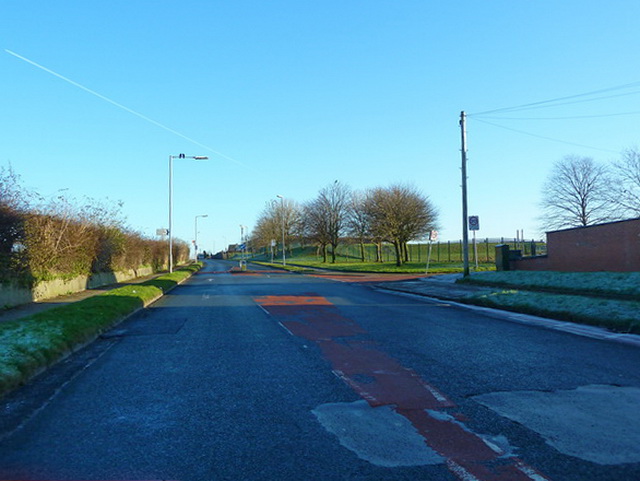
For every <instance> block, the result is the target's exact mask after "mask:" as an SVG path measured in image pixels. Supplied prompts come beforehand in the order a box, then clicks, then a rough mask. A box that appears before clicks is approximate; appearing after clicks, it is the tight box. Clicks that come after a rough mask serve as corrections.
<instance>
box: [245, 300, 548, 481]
mask: <svg viewBox="0 0 640 481" xmlns="http://www.w3.org/2000/svg"><path fill="white" fill-rule="evenodd" d="M254 300H255V302H256V303H258V305H260V306H261V307H262V309H263V310H265V311H266V312H267V313H269V314H270V315H272V316H273V317H275V318H277V319H278V321H279V322H280V323H281V325H282V326H284V327H285V328H286V329H287V330H288V331H289V332H290V333H291V334H293V335H295V336H299V337H303V338H305V339H308V340H310V341H314V342H316V343H317V344H318V346H319V347H320V349H321V350H322V353H323V355H324V356H325V358H326V359H327V360H328V361H329V362H330V363H331V365H332V369H333V372H334V373H335V374H336V376H338V377H339V378H340V379H342V380H343V381H344V382H345V383H346V384H347V385H349V386H350V387H351V388H352V389H353V390H354V391H355V392H357V393H358V394H359V395H360V396H361V397H362V398H363V399H365V400H366V401H367V402H368V403H369V404H370V405H371V406H372V407H377V406H382V405H388V406H392V407H393V408H394V409H395V411H396V412H397V413H398V414H400V415H402V416H404V417H405V418H406V419H408V420H409V421H410V422H411V423H412V424H413V426H414V427H415V428H416V429H417V430H418V432H419V433H420V434H421V435H422V436H423V438H424V439H425V442H426V444H427V445H428V446H429V447H430V448H431V449H433V450H434V451H436V452H437V453H438V454H440V455H441V456H443V457H444V458H446V459H447V463H446V465H447V467H448V469H449V471H451V472H452V473H453V474H455V475H456V476H457V477H458V478H459V479H460V480H462V481H549V480H548V478H546V477H545V476H543V475H542V474H540V473H539V472H538V471H536V470H535V469H534V468H532V467H530V466H528V465H526V464H525V463H524V462H523V461H521V460H520V459H518V458H515V457H512V456H509V455H508V453H504V452H503V451H502V450H501V449H500V448H499V447H497V446H495V445H493V444H492V443H490V442H488V441H487V440H485V439H483V438H482V437H481V436H479V435H477V434H475V433H473V432H472V431H470V430H469V429H468V428H467V427H466V426H465V425H464V421H465V418H464V416H462V415H460V414H458V413H449V412H447V411H445V409H447V408H452V407H455V405H454V403H453V402H452V401H451V400H449V399H448V398H447V397H446V396H445V395H444V394H442V393H441V392H440V391H439V390H437V389H436V388H435V387H433V386H431V385H429V384H428V383H427V382H426V381H425V380H424V379H422V378H421V377H420V376H419V375H418V374H417V373H416V372H415V371H413V370H412V369H408V368H406V367H403V366H402V365H401V364H400V363H399V362H398V361H397V360H395V359H394V358H392V357H391V356H389V355H388V354H386V353H385V352H383V351H382V350H380V349H379V348H378V345H377V343H375V342H374V341H372V340H367V339H365V336H366V334H367V333H366V331H365V330H364V329H362V327H360V326H359V325H358V324H357V323H355V322H354V321H352V320H350V319H348V318H346V317H344V316H342V315H341V314H340V313H339V311H338V309H337V308H336V306H335V305H333V304H332V303H331V302H329V301H328V300H327V299H326V298H324V297H321V296H317V295H312V294H310V295H303V296H263V297H256V298H254Z"/></svg>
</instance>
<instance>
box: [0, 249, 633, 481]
mask: <svg viewBox="0 0 640 481" xmlns="http://www.w3.org/2000/svg"><path fill="white" fill-rule="evenodd" d="M229 267H230V263H228V262H224V261H207V264H206V266H205V269H203V271H201V272H200V273H199V274H197V275H195V276H194V277H193V278H192V279H190V280H189V281H188V282H187V283H185V284H183V285H181V286H179V287H177V288H176V289H175V290H173V291H171V292H170V293H169V294H168V295H166V296H165V297H164V298H162V299H161V300H160V301H158V302H156V303H155V304H154V305H153V306H151V307H150V308H148V309H146V310H144V311H143V312H141V313H139V314H137V315H136V316H134V317H132V318H130V319H129V320H127V321H125V322H124V323H123V324H121V325H120V326H118V327H117V328H115V329H114V330H113V331H111V332H109V333H106V334H105V335H104V336H102V338H100V339H99V340H97V341H96V342H95V343H93V344H92V345H90V346H88V347H87V348H85V349H83V350H81V351H79V352H77V353H76V354H74V355H73V356H71V357H70V358H68V359H67V360H66V361H64V362H62V363H60V364H58V365H56V366H55V367H54V368H52V369H51V370H49V371H48V372H46V373H44V374H43V375H41V376H40V377H39V378H37V379H36V380H35V381H34V382H33V383H31V384H30V385H28V386H25V387H24V388H23V389H21V390H19V391H17V392H15V393H13V394H11V395H9V396H7V397H5V398H4V399H3V400H1V401H0V403H1V404H2V408H3V417H2V421H1V422H0V479H12V480H47V479H56V480H80V479H82V480H107V479H108V480H143V479H144V480H160V479H165V480H167V479H171V480H181V481H191V480H394V481H397V480H416V479H421V480H437V481H447V480H458V481H460V480H463V481H476V480H477V481H520V480H523V481H531V480H535V481H544V480H556V481H557V480H563V481H565V480H566V481H569V480H571V481H574V480H575V481H590V480H594V481H595V480H598V481H604V480H611V481H613V480H615V481H623V480H638V479H640V448H639V447H638V446H640V416H638V413H639V412H640V369H639V368H638V366H640V349H638V348H636V347H633V346H628V345H622V344H616V343H614V342H605V341H598V340H593V339H588V338H584V337H578V336H574V335H572V334H568V333H563V332H557V331H552V330H546V329H542V328H537V327H532V326H527V325H522V324H516V323H512V322H509V321H507V320H506V318H505V317H504V316H503V315H502V314H501V313H499V312H496V313H488V312H486V311H479V310H474V309H471V308H465V307H460V306H455V305H451V304H448V303H445V302H442V301H430V300H428V299H422V298H418V297H415V296H407V295H399V294H394V293H389V292H384V291H380V290H377V289H375V287H374V286H375V284H370V283H359V282H344V281H345V280H348V281H354V280H357V279H353V278H341V277H339V276H337V277H336V279H335V280H334V279H330V278H327V277H326V276H323V277H313V276H303V275H298V274H288V273H276V272H271V271H268V270H262V271H260V272H256V273H244V274H230V273H228V272H226V271H228V269H229ZM369 280H371V279H369Z"/></svg>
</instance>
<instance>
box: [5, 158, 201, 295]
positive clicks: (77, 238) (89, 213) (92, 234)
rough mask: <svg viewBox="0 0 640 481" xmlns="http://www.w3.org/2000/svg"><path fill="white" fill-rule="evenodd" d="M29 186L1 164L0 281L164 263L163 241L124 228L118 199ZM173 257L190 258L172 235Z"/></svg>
mask: <svg viewBox="0 0 640 481" xmlns="http://www.w3.org/2000/svg"><path fill="white" fill-rule="evenodd" d="M57 194H58V195H54V196H53V197H49V198H47V197H43V196H42V195H39V194H37V193H34V192H30V191H28V190H27V189H25V188H24V187H22V185H21V183H20V179H19V176H18V175H16V174H15V172H14V171H13V170H12V169H11V168H10V167H9V168H4V167H1V168H0V282H6V281H14V282H15V281H18V282H19V283H21V284H23V285H25V286H29V287H30V286H33V285H34V284H36V283H37V282H39V281H43V280H51V279H57V278H61V279H70V278H73V277H77V276H82V275H87V276H89V275H91V274H93V273H99V272H117V271H126V270H130V269H132V270H135V269H139V268H140V267H146V266H150V267H152V268H153V270H154V271H158V270H162V269H163V268H165V267H166V265H167V264H168V244H167V242H163V241H160V240H154V239H148V238H145V237H144V236H142V235H141V234H139V233H137V232H135V231H133V230H131V229H130V228H127V227H126V226H125V224H124V221H123V220H122V219H121V214H120V209H121V208H122V205H121V204H117V205H110V204H109V203H108V202H101V201H96V200H94V199H85V201H84V202H76V201H73V200H70V199H69V198H67V197H66V196H64V195H62V194H61V193H60V192H58V193H57ZM173 256H174V259H176V262H178V263H180V262H186V261H187V260H188V259H189V246H188V244H187V243H186V242H184V241H180V240H177V241H174V245H173Z"/></svg>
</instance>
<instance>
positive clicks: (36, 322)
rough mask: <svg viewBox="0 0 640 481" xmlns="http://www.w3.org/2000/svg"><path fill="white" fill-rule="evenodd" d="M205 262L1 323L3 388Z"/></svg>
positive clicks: (92, 335)
mask: <svg viewBox="0 0 640 481" xmlns="http://www.w3.org/2000/svg"><path fill="white" fill-rule="evenodd" d="M201 266H202V264H194V265H192V266H188V267H185V268H182V269H179V270H176V271H175V272H173V273H170V274H164V275H162V276H160V277H158V278H156V279H153V280H149V281H146V282H143V283H141V284H135V285H128V286H124V287H121V288H118V289H114V290H112V291H108V292H106V293H104V294H101V295H98V296H94V297H90V298H87V299H84V300H82V301H79V302H75V303H72V304H68V305H65V306H62V307H58V308H55V309H50V310H47V311H43V312H40V313H38V314H34V315H32V316H29V317H24V318H22V319H18V320H15V321H8V322H3V323H0V394H4V393H5V392H7V391H9V390H11V389H14V388H15V387H16V386H18V385H20V384H22V383H24V382H25V381H26V380H28V379H29V378H31V377H32V376H33V375H35V374H37V373H38V372H39V371H41V370H43V369H45V368H46V367H47V366H50V365H51V364H53V363H55V362H57V361H58V360H60V359H61V358H62V357H64V356H65V355H66V354H67V353H68V352H70V351H72V350H74V349H76V348H78V347H79V346H82V345H84V344H86V343H87V342H89V341H91V340H93V339H95V338H96V337H97V336H98V335H100V334H101V333H102V332H104V331H105V330H107V329H109V328H110V327H112V326H113V325H115V324H116V323H118V322H119V321H121V320H122V319H123V318H124V317H126V316H127V315H129V314H131V313H133V312H134V311H135V310H136V309H139V308H141V307H143V306H145V305H147V304H148V303H150V302H151V301H153V300H154V299H156V298H158V297H160V296H161V295H162V294H163V293H164V292H166V291H167V290H169V289H171V288H172V287H175V286H176V285H177V284H178V283H179V282H180V281H182V280H184V279H186V278H187V277H189V276H191V275H192V274H193V273H194V272H196V271H197V270H198V269H200V267H201Z"/></svg>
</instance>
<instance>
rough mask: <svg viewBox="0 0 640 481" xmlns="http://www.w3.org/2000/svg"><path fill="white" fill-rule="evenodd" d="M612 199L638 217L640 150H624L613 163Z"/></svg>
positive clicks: (639, 210)
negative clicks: (619, 157)
mask: <svg viewBox="0 0 640 481" xmlns="http://www.w3.org/2000/svg"><path fill="white" fill-rule="evenodd" d="M612 174H613V184H612V189H611V194H612V201H613V203H615V204H617V205H618V206H619V207H620V208H621V209H622V211H623V213H626V214H628V215H630V216H633V217H640V151H639V150H638V148H637V147H633V148H630V149H627V150H625V151H624V152H623V153H622V159H620V160H619V161H618V162H614V164H613V173H612Z"/></svg>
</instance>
